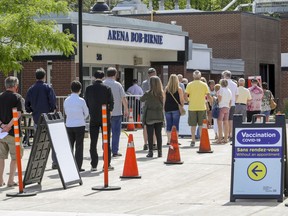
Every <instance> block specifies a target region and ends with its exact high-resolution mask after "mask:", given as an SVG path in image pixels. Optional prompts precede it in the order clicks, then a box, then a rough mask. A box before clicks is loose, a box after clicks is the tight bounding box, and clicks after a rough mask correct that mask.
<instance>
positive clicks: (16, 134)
mask: <svg viewBox="0 0 288 216" xmlns="http://www.w3.org/2000/svg"><path fill="white" fill-rule="evenodd" d="M12 112H13V124H14V137H15V147H16V161H17V170H18V182H19V193H23V181H22V165H21V146H20V133H19V123H18V118H19V117H18V111H17V108H13V109H12Z"/></svg>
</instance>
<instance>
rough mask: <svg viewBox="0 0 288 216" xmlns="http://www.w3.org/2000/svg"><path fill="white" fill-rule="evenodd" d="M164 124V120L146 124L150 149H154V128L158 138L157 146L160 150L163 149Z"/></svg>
mask: <svg viewBox="0 0 288 216" xmlns="http://www.w3.org/2000/svg"><path fill="white" fill-rule="evenodd" d="M162 126H163V123H162V122H159V123H155V124H152V125H148V124H147V125H146V127H147V136H148V146H149V151H153V135H154V130H155V135H156V139H157V148H158V150H159V151H160V150H161V149H162Z"/></svg>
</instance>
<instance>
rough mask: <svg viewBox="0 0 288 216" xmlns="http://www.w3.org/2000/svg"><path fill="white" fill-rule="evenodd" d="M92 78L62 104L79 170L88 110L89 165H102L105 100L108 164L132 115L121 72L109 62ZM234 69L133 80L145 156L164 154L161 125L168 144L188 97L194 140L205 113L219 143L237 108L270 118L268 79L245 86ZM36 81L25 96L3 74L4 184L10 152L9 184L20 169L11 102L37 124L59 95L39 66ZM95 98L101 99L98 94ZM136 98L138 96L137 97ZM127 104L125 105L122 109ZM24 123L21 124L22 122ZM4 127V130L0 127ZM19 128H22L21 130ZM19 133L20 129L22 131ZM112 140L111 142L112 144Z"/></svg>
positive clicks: (76, 85) (0, 160)
mask: <svg viewBox="0 0 288 216" xmlns="http://www.w3.org/2000/svg"><path fill="white" fill-rule="evenodd" d="M93 75H94V82H93V84H92V85H90V86H88V87H87V88H86V90H85V95H84V99H83V98H81V97H80V96H79V94H80V93H81V91H82V85H81V83H80V82H79V81H73V82H72V83H71V89H70V90H71V95H70V96H68V97H67V98H66V99H65V101H64V104H63V107H64V111H65V114H66V121H65V124H66V128H67V134H68V137H69V140H70V143H71V149H72V151H73V152H74V151H75V153H74V154H75V159H76V164H77V166H78V169H79V171H80V172H83V171H85V170H84V169H83V168H82V163H83V142H84V134H85V126H86V119H87V117H88V116H90V121H89V133H90V150H89V152H90V159H91V162H90V165H91V169H90V171H92V172H93V171H96V170H97V166H98V153H97V143H98V138H99V131H100V128H101V129H102V126H103V125H102V112H101V108H102V105H106V108H107V110H108V112H107V113H108V116H107V117H108V119H110V121H109V122H108V133H109V134H111V133H112V140H111V142H110V136H108V138H109V139H108V143H109V145H108V146H109V148H108V151H109V154H108V163H109V170H113V169H114V167H113V166H112V165H111V157H121V156H122V154H121V153H120V152H119V138H120V134H121V128H122V126H121V125H122V117H123V116H126V117H127V116H128V102H127V98H126V95H125V92H124V89H123V87H122V85H121V84H120V83H119V82H117V81H116V80H117V77H118V72H117V70H116V69H115V68H113V67H109V68H108V70H107V77H106V79H105V80H104V72H102V71H96V72H95V73H94V74H93ZM231 77H232V74H231V72H230V71H228V70H226V71H223V73H222V79H221V80H220V82H219V84H218V83H217V84H216V83H215V81H214V80H209V81H208V82H207V81H206V79H205V78H204V77H202V75H201V72H200V71H198V70H196V71H194V72H193V81H191V82H189V83H188V80H187V79H186V78H183V75H181V74H178V75H176V74H171V75H170V77H169V80H168V84H167V86H166V87H163V85H162V82H161V79H160V78H159V77H158V76H157V72H156V70H155V69H154V68H150V69H149V70H148V79H147V80H145V81H144V82H143V83H142V88H141V87H140V86H139V85H138V80H133V85H132V86H131V87H130V88H129V89H128V92H129V93H130V94H133V95H137V96H138V97H137V98H136V99H137V104H136V105H137V106H136V109H137V110H138V111H137V112H138V113H137V114H141V116H142V118H141V121H142V124H143V126H144V127H143V137H144V147H143V149H144V150H148V154H147V156H146V157H148V158H151V157H153V155H154V154H153V153H154V152H153V150H157V153H158V154H157V157H162V143H163V140H162V127H163V125H164V123H166V124H165V125H166V128H165V129H166V133H167V145H169V144H170V138H171V130H172V126H175V127H176V129H177V132H179V121H180V118H181V115H180V110H179V106H182V107H183V106H184V103H185V102H186V103H188V122H187V124H188V125H189V126H190V127H191V143H190V146H191V147H194V146H195V143H196V127H197V126H198V128H199V131H200V136H201V127H202V123H203V120H204V119H208V122H209V126H210V127H213V128H214V131H215V140H216V143H217V144H223V143H228V142H229V139H231V138H232V136H233V134H232V131H233V130H232V121H233V114H242V116H243V121H251V120H252V116H253V115H254V114H259V113H262V114H264V115H265V116H266V121H269V115H270V112H271V107H270V100H271V99H274V96H273V94H272V93H271V91H270V90H268V85H267V83H265V82H263V83H262V85H259V82H258V80H256V79H252V81H251V83H252V86H251V87H250V88H245V79H243V78H240V79H239V80H238V81H236V82H235V81H234V80H232V79H231ZM35 78H36V82H35V84H33V85H32V86H31V87H30V88H29V90H28V92H27V95H26V99H25V100H24V98H23V97H22V96H21V95H19V94H18V93H17V90H18V85H19V81H18V79H17V78H16V77H12V76H10V77H8V78H6V79H5V88H6V91H4V92H3V93H1V94H0V126H1V129H0V130H1V131H2V132H8V133H9V134H8V136H6V137H5V138H3V139H0V187H1V186H3V185H5V181H4V179H3V171H4V166H5V159H7V157H8V153H9V152H10V155H11V163H10V175H9V179H8V181H7V185H8V186H14V185H17V184H16V183H15V182H14V174H15V169H16V165H15V164H16V162H15V148H14V139H12V138H13V136H14V134H13V120H12V116H11V109H12V107H17V110H18V113H19V114H18V117H19V119H20V117H21V113H23V112H24V111H25V110H26V112H28V113H32V116H33V120H34V126H35V130H36V129H37V124H38V120H39V118H40V115H41V114H42V113H48V112H54V111H55V110H56V109H57V107H56V95H55V92H54V90H53V88H52V87H51V86H50V85H48V84H46V83H45V78H46V72H45V70H44V69H42V68H39V69H37V70H36V72H35ZM96 98H97V100H96ZM135 101H136V100H135ZM216 105H217V106H218V108H219V113H218V115H217V116H215V115H212V114H213V108H214V107H215V106H216ZM122 109H123V110H122ZM19 125H20V124H19ZM1 131H0V132H1ZM20 131H21V130H20ZM20 136H21V133H20ZM110 144H111V145H110ZM52 161H53V162H52V169H56V168H57V161H56V157H55V154H54V152H52Z"/></svg>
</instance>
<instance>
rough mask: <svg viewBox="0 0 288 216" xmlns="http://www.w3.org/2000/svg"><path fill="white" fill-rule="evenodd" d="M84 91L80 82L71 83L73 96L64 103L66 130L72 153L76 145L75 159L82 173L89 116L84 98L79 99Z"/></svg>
mask: <svg viewBox="0 0 288 216" xmlns="http://www.w3.org/2000/svg"><path fill="white" fill-rule="evenodd" d="M81 90H82V84H81V83H80V82H79V81H76V80H75V81H73V82H72V83H71V92H72V93H71V95H70V96H69V97H67V98H66V99H65V101H64V105H63V106H64V111H65V114H66V123H65V124H66V129H67V133H68V137H69V140H70V144H71V148H72V152H73V151H74V145H75V159H76V163H77V166H78V170H79V171H80V172H83V171H85V169H82V163H83V142H84V135H85V125H86V121H85V119H86V118H87V117H88V115H89V111H88V107H87V105H86V102H85V100H84V99H83V98H81V97H79V94H80V93H81Z"/></svg>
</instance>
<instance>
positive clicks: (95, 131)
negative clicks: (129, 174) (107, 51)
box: [84, 71, 114, 172]
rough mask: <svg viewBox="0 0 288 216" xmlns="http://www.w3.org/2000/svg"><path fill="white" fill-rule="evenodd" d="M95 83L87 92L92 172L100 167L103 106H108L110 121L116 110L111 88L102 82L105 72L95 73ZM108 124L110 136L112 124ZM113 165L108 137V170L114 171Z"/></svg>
mask: <svg viewBox="0 0 288 216" xmlns="http://www.w3.org/2000/svg"><path fill="white" fill-rule="evenodd" d="M94 78H95V81H94V82H93V84H92V85H90V86H88V87H87V88H86V91H85V96H84V98H85V101H86V103H87V106H88V109H89V114H90V125H89V131H90V150H89V151H90V158H91V163H90V164H91V171H92V172H94V171H97V166H98V160H99V159H98V153H97V143H98V137H99V129H100V128H101V130H102V126H103V125H102V105H106V108H107V119H110V116H111V112H112V110H113V108H114V99H113V95H112V91H111V88H110V87H108V86H106V85H104V84H103V82H102V80H103V78H104V72H103V71H96V72H95V73H94ZM107 123H108V134H110V130H111V124H110V121H108V122H107ZM110 163H111V147H110V136H108V169H109V170H113V169H114V167H112V166H111V165H110Z"/></svg>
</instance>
